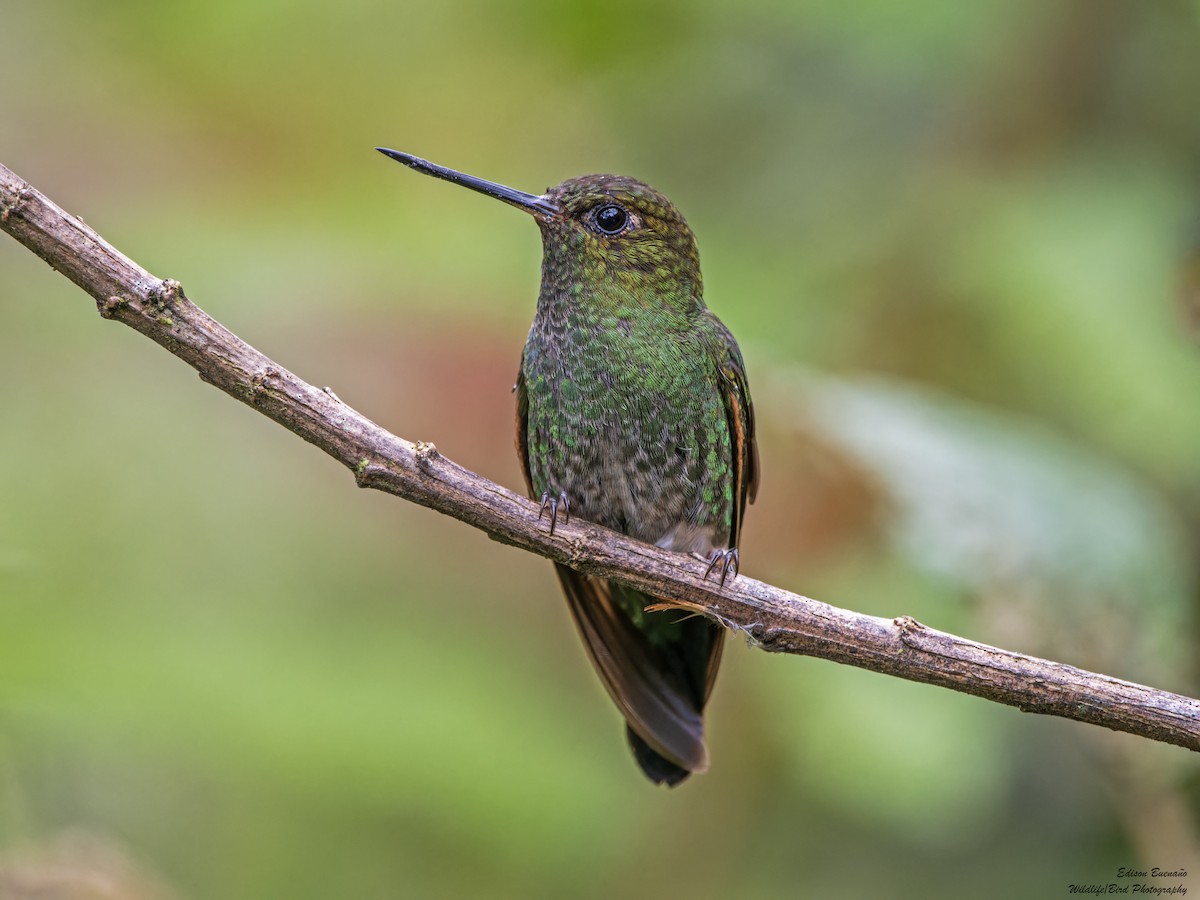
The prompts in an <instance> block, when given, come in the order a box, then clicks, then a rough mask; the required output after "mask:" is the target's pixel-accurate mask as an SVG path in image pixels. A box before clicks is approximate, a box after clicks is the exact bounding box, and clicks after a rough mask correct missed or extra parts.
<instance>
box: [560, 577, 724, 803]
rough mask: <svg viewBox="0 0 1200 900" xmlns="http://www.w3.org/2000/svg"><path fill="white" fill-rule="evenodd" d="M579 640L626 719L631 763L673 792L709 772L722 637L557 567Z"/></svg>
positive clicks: (645, 599) (702, 623)
mask: <svg viewBox="0 0 1200 900" xmlns="http://www.w3.org/2000/svg"><path fill="white" fill-rule="evenodd" d="M555 568H556V569H557V571H558V577H559V580H560V581H561V582H562V586H563V591H564V593H565V594H566V596H567V601H568V604H569V605H570V607H571V613H572V615H573V616H574V618H575V624H576V626H577V627H578V629H579V634H580V636H581V637H582V638H583V643H584V646H585V647H586V648H587V651H588V656H589V657H590V658H591V660H592V664H593V665H594V666H595V667H596V671H597V672H598V673H599V674H600V679H601V681H602V682H603V683H604V686H605V688H607V689H608V693H609V695H610V696H611V697H612V698H613V701H614V702H615V703H616V704H617V706H618V708H620V710H621V713H622V714H623V715H624V716H625V722H626V724H627V726H628V732H629V743H630V746H631V747H632V748H633V755H634V758H635V759H636V760H637V763H638V765H639V766H641V769H642V771H643V772H645V773H646V776H647V777H648V778H650V780H651V781H653V782H655V783H656V784H667V785H671V786H674V785H676V784H679V783H680V782H681V781H683V780H684V779H685V778H687V777H688V775H690V774H691V773H693V772H703V771H705V770H706V769H707V768H708V749H707V748H706V747H705V744H704V719H703V711H704V704H705V702H706V701H707V700H708V694H709V691H710V690H711V689H712V683H713V680H714V679H715V677H716V673H717V666H718V664H719V663H720V660H721V647H722V644H723V643H724V631H723V630H722V629H721V628H720V627H719V626H718V625H716V624H714V623H712V622H710V621H708V620H707V619H703V618H700V617H696V616H691V617H688V618H686V619H684V620H683V621H678V622H677V621H672V619H671V618H670V615H669V614H666V613H650V614H646V613H645V608H646V606H648V605H649V604H651V603H655V602H658V601H657V600H655V599H654V598H652V597H649V596H647V595H645V594H642V593H640V592H638V591H634V590H630V589H628V588H624V587H621V586H620V585H616V584H613V583H612V582H609V581H607V580H605V579H601V578H590V577H588V576H586V575H581V574H580V573H579V572H576V571H575V570H574V569H570V568H568V567H566V566H562V565H556V566H555Z"/></svg>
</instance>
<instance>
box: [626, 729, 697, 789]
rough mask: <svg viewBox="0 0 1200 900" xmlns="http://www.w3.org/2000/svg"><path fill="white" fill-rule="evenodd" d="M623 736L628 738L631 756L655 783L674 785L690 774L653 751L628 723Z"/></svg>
mask: <svg viewBox="0 0 1200 900" xmlns="http://www.w3.org/2000/svg"><path fill="white" fill-rule="evenodd" d="M625 737H626V738H628V739H629V747H630V749H631V750H633V758H634V759H635V760H637V764H638V766H639V767H640V768H641V770H642V773H643V774H644V775H645V776H646V777H647V778H649V779H650V780H651V781H653V782H654V783H655V784H665V785H666V786H667V787H675V785H677V784H679V783H680V782H681V781H683V780H684V779H685V778H687V777H688V776H689V775H691V774H692V773H691V772H690V771H689V770H688V769H685V768H683V767H682V766H677V765H675V763H673V762H671V761H670V760H669V759H667V758H666V757H665V756H661V755H660V754H658V753H655V752H654V750H653V749H652V748H651V747H650V745H649V744H647V743H646V742H645V741H643V740H642V739H641V738H640V737H638V733H637V732H636V731H634V730H633V728H632V727H631V726H629V725H626V726H625Z"/></svg>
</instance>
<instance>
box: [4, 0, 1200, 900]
mask: <svg viewBox="0 0 1200 900" xmlns="http://www.w3.org/2000/svg"><path fill="white" fill-rule="evenodd" d="M0 22H2V25H3V33H4V36H5V37H4V41H3V44H4V57H5V64H4V67H3V68H4V72H3V74H2V75H0V123H2V124H0V161H2V162H4V163H5V164H7V165H9V166H10V167H12V168H13V169H14V170H16V171H17V173H18V174H19V175H21V176H23V177H25V178H26V179H28V180H30V181H31V182H32V183H33V184H34V185H35V186H37V187H39V188H40V189H41V190H43V191H44V192H46V193H47V194H48V195H49V196H50V197H51V198H52V199H53V200H55V201H56V202H58V203H59V204H60V205H62V206H64V207H65V208H66V209H68V210H69V211H70V212H72V213H74V214H77V215H80V216H82V217H84V218H85V219H86V220H87V221H88V222H89V224H91V225H92V226H94V227H96V228H97V229H99V231H100V232H101V233H102V234H103V235H104V236H105V237H106V238H107V239H108V240H109V241H111V242H112V243H114V244H115V245H116V246H117V247H119V248H120V249H122V250H123V251H124V252H125V253H127V254H128V255H130V256H132V257H133V258H134V259H136V260H137V261H138V262H140V263H141V264H142V265H144V266H146V267H147V268H149V269H150V270H151V271H153V272H154V273H156V274H157V275H159V276H163V277H172V278H177V279H179V280H180V281H182V282H183V284H184V286H185V288H186V289H187V292H188V295H189V296H190V297H191V298H192V299H193V300H195V301H196V302H197V303H199V304H200V305H201V306H202V307H204V308H205V309H206V310H208V311H209V312H210V313H212V314H213V315H214V316H216V317H217V318H218V319H220V320H221V321H222V322H224V323H225V324H226V325H228V326H229V327H230V328H232V329H233V330H234V331H236V332H237V333H238V334H240V335H241V336H242V337H244V338H245V339H246V340H248V341H250V342H251V343H252V344H254V345H255V346H256V347H258V348H259V349H261V350H262V351H264V352H265V353H267V354H268V355H270V356H272V357H273V358H274V359H276V360H277V361H279V362H280V363H281V364H283V365H285V366H288V367H289V368H291V369H293V370H294V371H295V372H297V373H298V374H299V375H300V376H302V377H304V378H305V379H307V380H308V381H310V382H313V383H315V384H318V385H329V386H331V387H332V388H333V389H334V390H336V391H337V393H338V395H339V396H340V397H341V398H342V399H343V400H345V401H346V402H347V403H349V404H351V405H352V406H354V407H356V408H357V409H359V410H361V411H363V412H364V413H365V414H366V415H368V416H370V417H371V418H373V419H375V420H376V421H378V422H380V423H381V424H382V425H384V426H385V427H388V428H390V429H391V430H393V431H395V432H396V433H398V434H400V435H401V436H403V437H406V438H408V439H411V440H417V439H423V440H431V441H434V442H435V443H436V444H437V446H438V447H439V449H440V450H442V452H444V453H445V454H447V455H448V456H450V457H451V458H453V459H455V460H457V461H459V462H460V463H462V464H464V465H466V466H468V467H470V468H472V469H474V470H476V471H478V472H480V473H482V474H484V475H486V476H488V477H490V478H493V479H495V480H497V481H500V482H502V483H504V484H506V485H508V486H510V487H513V488H517V487H519V485H520V483H521V480H520V476H519V474H518V469H517V466H516V462H515V458H514V454H513V450H512V435H511V427H512V424H511V423H512V402H513V401H512V397H511V393H510V388H511V386H512V381H513V376H514V373H515V370H516V365H517V360H518V356H519V352H520V348H521V345H522V343H523V340H524V335H525V331H526V329H527V328H528V323H529V320H530V319H531V317H532V313H533V302H534V297H535V295H536V290H537V279H538V265H539V260H540V246H539V242H538V235H537V232H536V229H535V228H534V227H533V225H532V224H531V223H530V222H529V221H528V219H527V217H524V216H521V215H519V214H517V213H515V212H513V211H512V210H511V209H508V208H506V207H504V206H503V205H501V204H497V203H491V202H488V201H486V200H484V199H483V198H481V197H479V196H477V195H473V194H470V193H468V192H466V191H461V190H456V189H455V188H453V187H451V186H449V185H446V184H443V183H438V182H436V181H433V180H431V179H427V178H422V177H420V176H418V175H415V174H413V173H411V172H408V171H406V170H404V169H403V168H401V167H400V166H398V165H396V164H395V163H393V162H390V161H388V160H386V159H384V158H383V157H381V156H379V155H378V154H376V153H375V151H374V150H373V149H372V148H374V147H375V146H376V145H379V144H384V145H389V146H394V147H397V148H399V149H403V150H407V151H410V152H413V153H417V154H419V155H422V156H425V157H428V158H430V159H433V160H435V161H438V162H441V163H444V164H446V165H450V166H454V167H456V168H460V169H463V170H466V171H468V172H471V173H474V174H477V175H480V176H483V177H486V178H491V179H495V180H499V181H503V182H505V183H508V184H511V185H513V186H515V187H519V188H522V189H526V190H535V191H536V190H540V189H542V188H543V187H545V186H547V185H550V184H554V183H557V182H558V181H561V180H562V179H564V178H567V177H570V176H574V175H579V174H583V173H586V172H593V171H613V172H620V173H624V174H630V175H634V176H636V177H640V178H642V179H645V180H646V181H649V182H650V183H652V184H654V185H655V186H656V187H658V188H660V189H661V190H663V191H664V192H665V193H666V194H667V195H668V196H670V197H672V198H673V199H674V200H675V201H676V203H677V204H678V205H679V206H680V208H681V209H682V210H683V212H684V214H685V215H686V216H687V217H688V219H689V221H690V223H691V224H692V226H693V228H694V229H695V230H696V232H697V234H698V236H699V241H700V246H701V248H702V253H703V260H704V272H705V279H706V288H707V297H708V301H709V304H710V306H712V307H713V308H714V309H715V310H716V311H717V312H718V313H719V315H720V316H721V317H722V318H723V319H724V321H725V322H726V323H727V324H728V325H729V326H730V327H731V328H732V329H733V331H734V333H735V334H736V335H737V336H738V338H739V340H740V342H741V345H742V349H743V351H744V353H745V356H746V359H747V362H748V366H749V372H750V378H751V385H752V388H753V390H754V394H755V399H756V401H757V404H758V415H759V427H760V431H761V452H762V458H763V469H764V477H763V485H762V491H761V492H760V495H759V502H758V504H757V505H756V506H755V507H753V508H752V509H751V511H750V514H749V516H748V520H747V528H746V532H745V538H744V543H743V556H742V558H743V560H744V563H745V566H744V569H745V571H746V573H747V574H749V575H752V576H754V577H758V578H762V579H765V580H768V581H772V582H775V583H778V584H780V585H782V586H785V587H788V588H790V589H793V590H796V591H800V592H803V593H805V594H808V595H810V596H815V597H818V598H820V599H823V600H826V601H828V602H831V603H835V604H838V605H841V606H845V607H849V608H852V609H855V610H859V611H862V612H866V613H870V614H874V615H882V616H896V615H901V614H906V615H912V616H915V617H916V618H917V619H919V620H921V621H923V622H926V623H928V624H930V625H932V626H935V627H938V628H942V629H945V630H950V631H955V632H958V633H962V634H966V635H968V636H970V637H973V638H975V639H978V640H982V641H985V642H989V643H994V644H999V645H1001V646H1006V647H1009V648H1011V649H1015V650H1020V651H1024V652H1029V653H1035V654H1041V655H1048V656H1050V657H1053V658H1057V659H1061V660H1063V661H1066V662H1070V663H1073V664H1075V665H1079V666H1083V667H1087V668H1092V669H1098V670H1101V671H1104V672H1106V673H1108V674H1111V675H1114V676H1118V677H1122V678H1126V679H1130V680H1134V681H1142V682H1147V683H1150V684H1153V685H1155V686H1157V687H1162V688H1166V689H1170V690H1174V691H1179V692H1183V693H1191V694H1192V695H1193V696H1194V695H1195V693H1196V691H1197V690H1198V685H1197V680H1196V674H1197V673H1196V670H1195V666H1194V664H1193V658H1194V655H1195V648H1196V644H1197V629H1196V625H1195V616H1194V612H1195V607H1196V604H1197V600H1198V595H1197V578H1196V576H1197V571H1196V570H1197V559H1198V557H1200V469H1198V465H1197V460H1198V459H1200V404H1198V397H1200V361H1198V359H1197V348H1196V346H1195V335H1196V334H1197V331H1198V329H1200V255H1198V254H1197V242H1198V241H1200V116H1198V115H1197V108H1196V98H1197V96H1198V95H1200V41H1198V36H1200V31H1198V27H1200V8H1198V6H1197V4H1195V3H1190V2H1184V0H1179V2H1171V0H1162V2H1137V0H1125V2H1115V0H986V2H977V3H961V2H955V0H938V2H934V0H925V2H907V3H893V2H880V0H869V2H852V3H844V2H834V0H809V2H796V3H778V2H756V0H747V2H743V3H739V4H731V3H720V2H713V0H701V2H690V3H683V2H668V3H659V4H643V3H634V2H628V0H609V2H606V3H603V4H586V5H584V4H578V5H576V4H550V3H537V2H517V3H503V4H493V3H487V2H481V0H453V2H446V3H442V4H429V3H422V4H418V3H407V2H399V3H380V2H377V0H344V2H341V3H337V4H329V3H317V2H301V3H289V4H282V3H271V2H265V0H209V2H207V3H195V2H178V3H164V4H148V3H140V2H133V0H109V2H106V3H89V2H82V0H76V2H66V0H62V2H59V0H51V2H44V3H40V4H33V3H22V2H20V0H7V2H5V3H4V4H3V6H2V7H0ZM0 296H2V304H0V384H3V385H4V389H3V397H4V401H3V407H2V409H3V414H2V418H0V894H4V892H5V890H7V891H9V892H10V893H9V894H6V895H5V896H26V895H32V892H33V891H36V890H41V891H43V893H39V894H37V896H39V897H44V896H54V897H77V896H78V897H85V896H86V897H93V896H105V897H108V896H119V897H130V898H132V897H189V898H193V897H194V898H223V900H243V898H244V900H251V898H253V900H262V898H291V897H326V896H328V897H333V896H338V897H357V898H384V897H389V898H390V897H404V896H413V897H418V896H419V897H439V896H440V897H454V896H492V897H514V898H515V897H523V898H524V897H564V896H569V897H584V898H589V897H602V896H612V895H626V896H687V897H693V898H724V897H739V898H772V897H780V896H814V897H819V896H867V895H874V896H884V897H898V898H910V897H911V898H929V897H934V898H936V897H959V896H963V895H965V894H967V893H968V892H969V893H970V895H972V896H976V897H997V898H999V897H1011V896H1046V897H1057V896H1066V895H1067V893H1068V886H1069V885H1070V884H1077V883H1106V882H1112V881H1116V880H1117V879H1116V870H1117V867H1118V866H1121V865H1124V866H1144V867H1149V866H1158V867H1160V868H1168V869H1172V868H1187V869H1188V870H1189V872H1190V873H1191V874H1190V880H1187V879H1185V880H1184V883H1185V884H1187V885H1190V887H1191V889H1192V890H1200V850H1198V844H1197V830H1196V821H1197V820H1196V813H1197V808H1198V806H1197V804H1198V803H1200V770H1198V768H1197V757H1196V756H1195V755H1194V754H1189V753H1187V752H1185V751H1183V750H1179V749H1176V748H1169V747H1163V746H1161V745H1156V744H1152V743H1150V742H1148V741H1145V740H1139V739H1136V738H1132V737H1128V736H1124V735H1115V734H1111V733H1109V732H1106V731H1103V730H1100V729H1096V728H1092V727H1089V726H1084V725H1079V724H1075V723H1070V722H1065V721H1061V720H1054V719H1042V718H1038V717H1032V716H1024V715H1022V714H1020V713H1019V712H1017V711H1015V710H1011V709H1008V708H1005V707H1000V706H996V705H993V704H989V703H986V702H984V701H981V700H976V699H973V698H969V697H965V696H962V695H958V694H954V693H951V692H948V691H943V690H939V689H935V688H930V687H924V686H919V685H914V684H909V683H905V682H901V681H898V680H895V679H891V678H886V677H883V676H879V675H874V674H871V673H865V672H860V671H857V670H854V669H850V668H845V667H840V666H836V665H833V664H830V663H826V662H823V661H820V660H811V659H801V658H792V657H787V658H785V657H772V656H768V655H766V654H764V653H761V652H759V651H756V650H753V649H751V648H748V647H746V646H745V644H744V642H742V641H740V640H738V639H736V638H735V639H733V640H731V642H730V648H729V650H728V652H727V655H726V662H725V665H724V671H723V674H722V677H721V679H720V683H719V686H718V688H717V690H716V693H715V697H714V701H713V704H712V707H711V713H710V715H709V722H710V726H709V728H710V735H711V739H710V743H711V751H712V756H713V767H712V770H711V772H710V773H708V774H706V775H704V776H703V777H698V778H695V779H693V780H692V781H691V782H689V783H688V784H686V785H684V786H683V787H681V788H680V789H678V790H675V791H670V792H668V791H663V790H656V789H653V788H652V787H651V786H650V785H649V784H648V783H647V782H645V781H644V780H643V779H642V777H641V776H640V775H639V774H638V772H637V770H636V767H635V766H634V764H633V762H632V760H631V758H630V755H629V753H628V752H627V749H626V747H625V745H624V740H623V738H622V734H621V726H620V723H619V719H618V716H617V714H616V712H615V711H614V710H613V709H612V708H611V706H610V704H609V703H608V700H607V698H606V697H605V696H604V692H603V689H602V688H601V686H600V684H599V681H598V680H597V679H596V678H595V677H594V676H593V674H592V672H591V671H590V667H589V665H588V663H587V662H586V660H585V657H584V654H583V652H582V650H581V648H580V646H579V645H578V641H577V639H576V637H575V634H574V632H573V628H572V625H571V623H570V621H569V618H568V615H567V612H566V610H565V606H564V604H563V602H562V600H561V597H560V596H559V593H558V588H557V585H556V582H555V580H554V578H553V575H552V572H551V569H550V566H549V564H547V563H546V562H545V561H543V560H540V559H537V558H534V557H531V556H527V555H525V554H522V553H519V552H517V551H514V550H510V549H507V548H504V547H500V546H499V545H496V544H493V543H491V542H489V541H488V540H487V539H486V538H485V537H484V536H483V535H482V534H480V533H478V532H475V531H472V530H471V529H469V528H467V527H465V526H462V525H459V524H457V523H455V522H453V521H450V520H446V519H443V518H441V517H439V516H437V515H435V514H434V513H432V512H429V511H427V510H423V509H420V508H417V507H415V506H411V505H407V504H404V503H402V502H399V501H396V500H394V499H392V498H388V497H384V496H376V495H372V494H371V493H368V492H363V491H357V490H355V489H354V485H353V481H352V479H351V478H350V476H349V475H348V474H347V473H346V472H345V471H344V470H342V469H341V468H340V467H339V466H337V465H335V464H334V463H332V462H331V461H330V460H328V459H327V458H325V457H323V456H322V455H321V454H320V453H318V452H317V451H315V450H313V449H312V448H310V447H309V446H308V445H306V444H304V443H302V442H300V441H298V440H296V439H295V438H294V437H293V436H291V435H289V434H288V433H286V432H285V431H284V430H282V429H280V428H279V427H277V426H275V425H274V424H272V423H270V422H269V421H267V420H266V419H264V418H262V417H260V416H257V415H256V414H255V413H253V412H252V411H250V410H248V409H246V408H245V407H242V406H240V405H238V404H236V403H233V402H230V400H229V399H228V398H226V397H225V396H223V395H222V394H220V393H218V392H216V391H214V390H212V389H210V388H209V387H207V386H205V385H203V384H202V383H201V382H199V381H198V379H197V378H196V377H195V375H194V373H192V371H191V370H190V369H188V368H186V367H185V366H183V365H182V364H180V363H179V362H178V361H176V360H174V359H173V358H171V357H170V356H168V355H167V354H166V353H164V352H163V351H161V350H160V349H158V348H157V347H155V346H154V345H152V344H151V343H149V342H148V341H146V340H144V339H143V338H142V337H140V336H139V335H137V334H135V333H133V332H132V331H130V330H128V329H125V328H121V327H117V326H115V325H112V324H108V323H105V322H103V321H101V320H100V319H99V318H98V317H97V316H96V314H95V312H94V309H93V308H92V303H91V301H90V300H89V299H88V298H87V297H86V296H85V295H84V294H82V293H81V292H80V291H78V290H77V289H75V288H74V287H73V286H71V285H70V284H69V283H68V282H67V281H66V280H65V279H63V278H61V277H59V276H57V275H55V274H54V273H53V272H51V271H50V270H49V269H47V268H46V266H45V265H43V264H42V263H41V262H40V261H38V260H37V259H36V258H35V257H33V256H32V255H31V254H30V253H28V252H27V251H25V250H24V249H23V248H21V247H19V246H18V245H17V244H16V243H15V242H14V241H12V240H10V239H9V238H7V237H3V238H2V239H0ZM98 873H99V874H98ZM100 876H103V877H104V878H107V879H108V882H107V883H109V884H110V885H113V886H115V887H113V893H112V894H111V895H110V894H99V893H87V890H89V888H88V885H89V884H90V885H92V886H93V888H94V885H95V884H96V883H97V882H96V878H97V877H100ZM89 879H91V880H89ZM1121 883H1123V884H1128V883H1129V881H1128V880H1126V881H1124V882H1121ZM1154 883H1155V884H1157V885H1158V886H1164V885H1166V884H1168V883H1172V882H1164V881H1158V882H1154ZM22 891H25V892H26V893H24V894H23V893H21V892H22Z"/></svg>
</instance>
